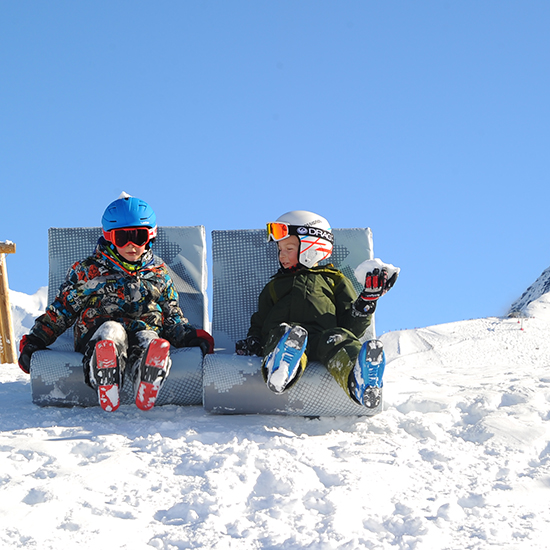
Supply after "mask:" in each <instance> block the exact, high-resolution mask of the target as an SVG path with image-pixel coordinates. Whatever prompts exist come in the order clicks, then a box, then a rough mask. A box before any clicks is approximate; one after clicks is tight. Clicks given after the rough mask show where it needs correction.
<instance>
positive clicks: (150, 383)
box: [136, 338, 172, 411]
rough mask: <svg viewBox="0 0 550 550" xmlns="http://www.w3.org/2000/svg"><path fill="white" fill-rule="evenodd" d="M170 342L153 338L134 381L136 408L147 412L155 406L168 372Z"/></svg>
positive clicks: (170, 362)
mask: <svg viewBox="0 0 550 550" xmlns="http://www.w3.org/2000/svg"><path fill="white" fill-rule="evenodd" d="M171 364H172V361H171V360H170V342H168V341H167V340H164V339H163V338H155V339H154V340H152V341H151V343H150V344H149V347H148V348H147V351H146V352H145V356H144V358H143V360H142V362H141V364H140V369H139V373H138V377H137V379H136V406H137V407H138V408H140V409H141V410H142V411H148V410H149V409H152V408H153V407H154V406H155V402H156V400H157V397H158V394H159V391H160V388H161V386H162V384H163V382H164V380H165V379H166V377H167V376H168V373H169V372H170V365H171Z"/></svg>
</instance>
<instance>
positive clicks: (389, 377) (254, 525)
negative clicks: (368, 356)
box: [0, 293, 550, 550]
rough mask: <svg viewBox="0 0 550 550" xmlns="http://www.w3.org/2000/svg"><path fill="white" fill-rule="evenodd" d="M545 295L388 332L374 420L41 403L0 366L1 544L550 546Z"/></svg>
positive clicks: (24, 318)
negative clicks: (517, 315)
mask: <svg viewBox="0 0 550 550" xmlns="http://www.w3.org/2000/svg"><path fill="white" fill-rule="evenodd" d="M12 301H13V302H14V315H15V316H16V317H17V319H16V325H17V327H18V329H17V330H16V332H17V336H18V337H20V336H21V335H22V334H23V333H24V331H25V330H26V329H28V327H29V326H30V324H29V323H32V316H33V315H34V314H35V313H36V304H39V305H42V304H43V300H42V298H41V297H40V296H38V295H37V296H34V297H33V296H31V297H29V296H24V295H20V294H16V293H12ZM549 302H550V300H547V298H546V296H544V295H543V296H542V297H538V298H537V299H534V300H533V301H531V303H530V304H529V305H528V306H527V307H526V309H525V311H524V312H523V313H524V314H525V316H526V318H524V319H500V318H489V319H475V320H470V321H461V322H457V323H450V324H446V325H440V326H433V327H427V328H422V329H417V330H406V331H400V332H395V333H389V334H386V335H384V336H383V337H382V339H383V341H384V343H385V346H386V349H387V353H388V359H389V364H388V367H387V370H386V377H385V382H386V390H385V391H386V393H385V398H386V403H385V410H384V412H383V413H382V414H380V415H378V416H376V417H374V418H361V419H353V418H347V419H346V418H336V419H335V418H324V419H321V420H306V419H301V418H284V417H268V416H243V417H221V416H212V415H209V414H207V413H205V412H204V411H203V410H202V408H200V407H189V408H184V407H175V406H167V407H159V408H157V409H153V410H152V411H150V412H148V413H145V412H141V411H139V410H137V409H136V408H135V407H131V406H122V407H121V409H120V410H119V411H117V412H116V413H113V414H107V413H104V412H103V411H101V410H100V409H99V408H93V409H81V408H76V409H49V408H46V409H40V408H38V407H36V406H34V405H33V404H32V403H31V398H30V387H29V383H28V377H27V376H25V375H24V374H23V373H22V372H21V371H20V370H19V369H18V368H17V366H15V365H2V366H1V367H0V381H1V382H2V384H1V385H0V394H1V395H0V400H1V405H0V427H1V429H0V454H1V455H0V486H1V488H2V499H1V500H0V522H1V529H0V546H1V547H2V548H22V547H25V548H39V549H41V550H42V549H56V550H57V549H59V548H65V547H73V548H74V547H75V546H78V548H83V549H88V548H90V549H92V548H93V549H97V548H117V549H132V550H140V549H147V548H157V549H171V550H172V549H184V548H214V549H228V548H233V549H239V550H240V549H274V548H277V549H279V548H284V549H302V548H310V549H336V548H338V549H340V548H342V549H349V550H355V549H358V548H369V549H370V548H377V549H379V548H382V549H385V548H399V549H413V548H415V549H429V550H433V549H437V550H439V549H441V550H443V549H449V550H454V549H457V548H460V549H463V548H469V549H478V548H479V549H486V548H499V549H503V548H504V549H524V548H530V549H533V548H535V549H543V548H548V547H549V546H548V542H547V539H548V535H547V533H548V532H549V531H550V430H549V427H548V425H549V420H550V342H549V339H548V334H550V309H549V307H547V306H548V305H549ZM27 308H28V309H27ZM29 319H30V320H29Z"/></svg>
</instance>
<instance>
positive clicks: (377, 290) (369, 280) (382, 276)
mask: <svg viewBox="0 0 550 550" xmlns="http://www.w3.org/2000/svg"><path fill="white" fill-rule="evenodd" d="M398 275H399V271H395V272H394V273H393V274H392V276H391V277H389V278H388V272H387V270H386V269H378V268H376V269H374V270H373V271H370V272H369V273H367V275H366V276H365V288H364V289H363V292H361V296H362V297H363V299H364V300H370V301H372V300H378V298H380V297H381V296H384V294H386V292H388V290H389V289H390V288H391V287H392V286H393V285H394V284H395V281H397V276H398Z"/></svg>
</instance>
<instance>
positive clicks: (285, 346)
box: [262, 326, 308, 393]
mask: <svg viewBox="0 0 550 550" xmlns="http://www.w3.org/2000/svg"><path fill="white" fill-rule="evenodd" d="M307 336H308V334H307V330H306V329H305V328H302V327H300V326H294V327H289V328H288V330H287V331H286V332H285V334H284V335H283V337H282V338H281V339H280V340H279V343H278V344H277V346H276V347H275V349H274V350H273V351H272V352H271V353H270V354H269V355H267V357H266V358H265V359H264V363H263V366H262V370H263V371H264V378H265V379H266V382H267V387H268V388H269V389H270V390H271V391H272V392H274V393H283V392H284V391H285V390H287V389H288V388H289V387H290V386H292V385H293V384H294V383H295V382H296V381H297V380H298V378H299V377H300V375H301V374H302V372H303V370H304V367H305V361H306V356H305V354H304V352H305V349H306V346H307Z"/></svg>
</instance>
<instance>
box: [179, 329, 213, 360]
mask: <svg viewBox="0 0 550 550" xmlns="http://www.w3.org/2000/svg"><path fill="white" fill-rule="evenodd" d="M185 345H186V346H189V347H195V346H197V347H200V348H201V350H202V352H203V354H204V355H206V354H207V353H214V338H212V336H210V334H208V332H206V331H205V330H202V329H192V331H190V332H189V335H188V337H187V338H186V342H185Z"/></svg>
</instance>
